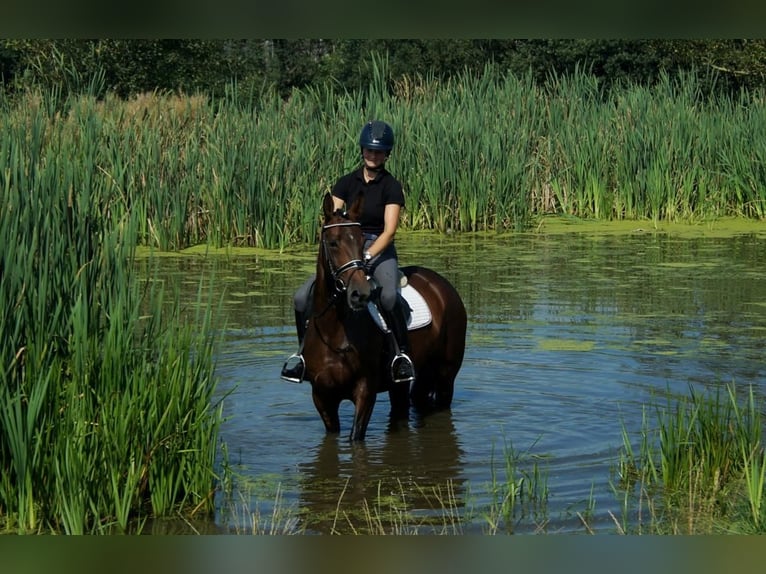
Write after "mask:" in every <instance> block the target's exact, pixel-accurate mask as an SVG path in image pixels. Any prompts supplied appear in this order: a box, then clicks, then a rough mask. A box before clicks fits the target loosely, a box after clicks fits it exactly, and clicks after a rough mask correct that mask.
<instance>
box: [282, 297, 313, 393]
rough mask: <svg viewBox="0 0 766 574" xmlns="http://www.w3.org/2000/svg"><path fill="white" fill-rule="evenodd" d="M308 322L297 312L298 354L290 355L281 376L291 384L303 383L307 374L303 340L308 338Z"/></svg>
mask: <svg viewBox="0 0 766 574" xmlns="http://www.w3.org/2000/svg"><path fill="white" fill-rule="evenodd" d="M307 324H308V321H306V319H305V318H304V314H303V313H301V312H300V311H298V310H297V309H296V310H295V330H296V332H297V333H298V346H299V348H298V352H297V353H293V354H292V355H290V356H289V357H288V358H287V360H286V361H285V364H284V365H283V366H282V373H281V374H280V376H281V377H282V378H283V379H284V380H285V381H288V382H290V383H300V382H302V381H303V375H304V374H305V372H306V361H304V360H303V338H304V337H305V336H306V325H307ZM291 362H293V363H294V364H293V365H292V366H291V367H289V368H288V366H287V365H288V364H289V363H291Z"/></svg>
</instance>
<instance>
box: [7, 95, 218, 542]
mask: <svg viewBox="0 0 766 574" xmlns="http://www.w3.org/2000/svg"><path fill="white" fill-rule="evenodd" d="M50 100H54V101H50ZM100 106H101V104H98V103H96V102H95V101H93V100H91V99H87V98H86V99H84V100H77V101H69V102H66V101H62V100H60V99H59V96H58V95H57V94H53V95H51V96H50V98H47V97H46V96H40V97H39V100H36V103H35V104H34V105H31V106H30V107H28V108H25V109H21V108H15V109H14V111H10V110H9V109H8V108H7V107H6V108H4V112H3V113H4V116H5V119H7V120H8V121H7V122H4V130H3V135H2V136H0V158H1V159H0V163H2V170H0V171H1V172H2V174H3V185H2V187H1V188H0V330H2V332H3V335H4V336H3V340H2V342H1V343H0V364H2V365H3V368H2V370H1V371H0V464H1V465H2V467H3V469H5V470H4V472H3V478H2V479H1V480H0V525H2V526H3V527H4V528H6V529H8V530H13V531H17V532H21V533H28V532H47V531H54V532H58V531H63V532H67V533H73V534H76V533H89V532H111V531H115V530H117V531H132V530H135V529H136V528H140V524H141V523H142V520H143V519H144V518H145V517H147V516H150V515H151V516H163V515H167V514H170V513H172V512H178V511H179V510H183V509H190V508H200V509H201V510H203V511H206V512H211V511H212V508H213V506H212V500H211V492H212V491H213V489H214V488H215V483H216V478H215V474H214V472H215V469H214V462H215V457H216V448H217V444H216V443H217V430H218V425H219V424H220V420H221V413H220V405H215V404H213V401H212V397H213V393H214V389H215V378H214V361H213V348H214V346H215V343H216V341H215V340H214V339H213V338H212V337H211V335H210V333H211V332H212V330H211V326H210V324H211V316H212V313H213V311H214V309H215V305H214V304H213V302H211V301H207V300H204V301H203V300H200V301H199V304H198V309H199V314H198V315H197V316H193V317H189V318H185V317H183V316H182V313H181V309H180V308H179V307H178V306H177V305H176V306H173V304H172V300H166V298H165V294H164V293H163V292H162V290H161V289H159V288H157V287H156V285H158V284H159V283H158V282H156V281H155V282H152V283H151V284H150V285H144V284H143V283H142V282H141V281H139V280H138V277H137V275H136V273H135V268H136V265H135V247H136V245H137V243H138V241H139V236H140V235H141V231H140V230H141V228H142V225H143V222H142V220H141V217H142V215H143V214H145V213H147V208H145V207H144V208H141V209H137V210H133V209H131V207H132V204H131V201H132V199H131V198H129V197H127V196H126V191H125V190H126V189H128V188H129V182H128V181H126V180H129V179H130V178H131V177H133V175H135V174H131V175H129V173H128V170H127V169H122V170H115V169H112V171H111V174H110V176H109V177H106V175H105V173H107V172H108V170H106V169H103V166H104V165H106V163H105V162H106V161H107V159H108V158H110V157H111V158H113V157H114V153H115V151H114V149H112V148H110V147H109V146H104V145H103V142H104V137H107V138H108V137H110V136H109V135H108V134H109V129H110V125H112V122H114V121H115V119H114V118H113V117H112V116H109V115H108V114H103V113H102V112H101V111H100V110H101V107H100ZM112 135H114V134H112ZM125 137H127V136H125ZM139 155H140V154H139ZM125 165H127V162H125ZM111 167H114V164H112V165H111ZM99 168H102V169H99ZM138 173H139V174H140V171H139V172H138ZM120 180H121V181H120ZM126 207H127V209H126ZM200 292H201V293H202V290H201V291H200ZM168 299H172V298H168Z"/></svg>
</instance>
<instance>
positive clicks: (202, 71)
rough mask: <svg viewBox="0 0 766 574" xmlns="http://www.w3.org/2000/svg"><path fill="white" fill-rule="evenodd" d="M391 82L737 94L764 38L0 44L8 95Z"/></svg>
mask: <svg viewBox="0 0 766 574" xmlns="http://www.w3.org/2000/svg"><path fill="white" fill-rule="evenodd" d="M373 55H375V56H377V57H378V58H385V59H387V60H388V62H389V66H390V70H391V77H392V79H394V80H397V79H399V78H401V77H403V76H410V77H414V76H433V77H436V78H439V79H447V78H449V77H451V76H454V75H455V74H457V73H462V72H469V73H470V72H481V70H482V69H483V67H484V66H485V65H486V64H487V63H489V62H492V63H494V64H497V65H498V66H499V67H500V68H501V69H503V70H505V71H509V72H513V73H516V74H526V73H531V74H532V76H533V77H534V78H535V79H536V80H544V79H545V78H547V77H548V76H549V75H550V74H551V73H554V74H557V75H561V74H564V73H570V72H573V71H574V70H575V69H576V68H579V69H585V70H588V71H590V72H591V73H593V74H594V75H595V76H596V77H597V78H599V79H600V80H601V81H602V82H607V83H613V82H625V81H630V82H639V83H654V82H656V81H658V80H659V79H660V77H661V74H662V73H663V72H665V73H669V74H671V75H673V74H675V73H676V72H678V71H684V70H685V71H688V70H690V69H693V68H694V69H697V70H699V71H701V72H702V74H703V76H704V75H705V74H706V73H707V72H711V71H716V72H719V73H718V74H716V75H715V76H707V77H709V78H711V80H710V81H712V78H713V77H715V78H716V81H717V82H718V85H717V88H718V89H721V90H726V91H732V90H734V91H736V90H739V89H741V88H743V87H744V88H751V87H758V86H763V85H764V82H765V81H766V58H765V57H764V56H765V55H766V40H659V39H654V40H616V39H615V40H607V39H587V40H586V39H582V40H551V39H535V40H517V39H507V40H500V39H482V40H478V39H477V40H468V39H450V40H447V39H422V40H392V39H389V40H349V39H334V40H333V39H331V40H327V39H298V40H286V39H249V40H178V39H165V40H157V39H154V40H119V39H99V40H80V39H66V40H40V39H33V40H0V77H2V80H3V83H4V85H5V87H6V88H7V89H8V90H10V91H18V90H20V89H22V90H23V89H26V88H29V87H30V86H32V85H36V86H40V87H43V88H45V89H47V88H50V87H59V88H63V89H74V90H79V89H82V88H83V86H82V82H83V79H87V78H92V77H93V76H103V88H104V89H105V90H108V91H113V92H115V93H116V94H118V95H120V96H122V97H126V96H131V95H135V94H137V93H142V92H147V91H148V92H151V91H155V90H160V91H165V90H169V91H175V92H184V93H194V92H204V93H206V94H210V95H221V94H222V93H223V92H224V90H225V88H226V86H227V85H228V84H229V83H230V82H231V81H236V82H237V84H238V85H240V86H243V87H245V88H247V89H248V90H252V89H253V88H257V89H262V88H264V87H266V86H268V87H275V88H277V89H278V91H279V92H280V93H281V94H282V95H287V94H289V93H290V91H291V90H292V89H293V88H302V87H306V86H318V85H320V84H321V83H324V82H326V81H328V80H332V81H333V82H335V83H336V85H337V86H338V87H341V88H344V89H348V90H354V89H357V88H360V87H363V86H366V85H367V84H369V83H370V82H371V81H372V80H373V78H374V69H373V66H372V65H371V62H372V56H373Z"/></svg>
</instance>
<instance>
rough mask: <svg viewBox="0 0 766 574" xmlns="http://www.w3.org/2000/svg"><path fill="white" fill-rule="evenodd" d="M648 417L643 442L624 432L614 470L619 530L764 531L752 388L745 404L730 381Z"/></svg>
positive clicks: (761, 452)
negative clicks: (621, 518)
mask: <svg viewBox="0 0 766 574" xmlns="http://www.w3.org/2000/svg"><path fill="white" fill-rule="evenodd" d="M655 414H656V424H655V425H652V424H650V420H649V418H648V416H646V415H645V418H644V424H643V427H642V429H641V432H640V438H639V441H638V445H637V446H635V445H633V441H632V440H631V438H630V436H629V435H628V433H627V432H624V433H623V448H622V452H621V455H620V460H619V464H618V468H617V473H616V474H617V477H618V480H617V482H616V485H615V490H616V492H617V493H618V494H619V495H620V496H621V497H622V500H623V502H624V506H623V510H624V515H625V516H627V515H628V514H629V513H632V514H633V515H634V516H635V517H636V520H635V522H636V524H635V525H634V526H630V525H629V524H628V523H627V522H623V523H622V527H621V528H622V530H624V531H625V532H630V531H631V530H636V531H637V532H638V533H643V532H648V533H654V534H707V533H721V532H731V531H734V532H744V533H756V532H763V528H764V525H765V524H764V520H763V505H762V503H763V486H764V467H763V463H764V449H763V444H762V439H761V429H762V422H761V413H760V411H759V410H758V408H757V407H756V402H755V398H754V395H753V391H752V389H750V392H749V394H748V396H747V398H746V401H744V404H741V401H740V399H739V397H738V396H737V393H736V389H735V388H734V386H733V385H730V386H728V387H727V389H726V391H725V393H722V392H721V391H719V392H717V393H715V394H714V395H713V396H706V395H702V394H700V393H698V392H694V391H692V392H691V394H690V397H689V398H688V399H685V400H680V399H679V400H678V401H677V402H675V403H671V402H670V399H668V403H667V405H666V406H665V407H664V408H659V407H656V410H655Z"/></svg>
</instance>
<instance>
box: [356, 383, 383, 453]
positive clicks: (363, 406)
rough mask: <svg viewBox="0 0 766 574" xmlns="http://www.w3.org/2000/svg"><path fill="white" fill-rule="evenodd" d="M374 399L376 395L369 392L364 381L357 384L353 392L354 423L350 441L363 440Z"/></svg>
mask: <svg viewBox="0 0 766 574" xmlns="http://www.w3.org/2000/svg"><path fill="white" fill-rule="evenodd" d="M376 398H377V393H375V392H373V391H371V390H370V388H369V385H368V384H367V382H366V381H361V382H360V383H359V384H357V386H356V390H355V391H354V423H353V425H352V427H351V436H350V437H349V438H350V439H351V440H364V436H365V435H366V434H367V425H368V424H370V417H371V416H372V409H373V407H374V406H375V400H376Z"/></svg>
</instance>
